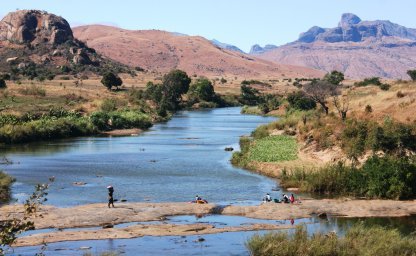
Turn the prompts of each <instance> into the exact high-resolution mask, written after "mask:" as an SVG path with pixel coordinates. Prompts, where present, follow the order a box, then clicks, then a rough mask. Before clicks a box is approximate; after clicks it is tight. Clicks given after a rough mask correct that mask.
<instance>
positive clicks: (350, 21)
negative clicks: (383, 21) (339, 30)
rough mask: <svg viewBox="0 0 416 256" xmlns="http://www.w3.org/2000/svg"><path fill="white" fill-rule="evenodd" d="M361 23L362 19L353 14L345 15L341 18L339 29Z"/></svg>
mask: <svg viewBox="0 0 416 256" xmlns="http://www.w3.org/2000/svg"><path fill="white" fill-rule="evenodd" d="M360 22H361V19H360V18H359V17H358V16H357V15H355V14H352V13H344V14H342V16H341V21H340V22H339V23H338V27H348V26H351V25H356V24H358V23H360Z"/></svg>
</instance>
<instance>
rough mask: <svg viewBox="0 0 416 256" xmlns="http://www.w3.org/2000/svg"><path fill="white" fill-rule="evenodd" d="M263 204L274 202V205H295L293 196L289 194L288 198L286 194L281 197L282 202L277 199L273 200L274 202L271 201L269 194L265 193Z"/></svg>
mask: <svg viewBox="0 0 416 256" xmlns="http://www.w3.org/2000/svg"><path fill="white" fill-rule="evenodd" d="M263 202H265V203H267V202H275V203H286V204H288V203H291V204H293V203H295V196H294V195H293V194H291V195H290V196H287V195H286V194H283V195H282V200H279V199H277V198H275V199H274V200H273V199H272V197H271V196H270V194H269V193H267V194H266V195H265V196H264V197H263Z"/></svg>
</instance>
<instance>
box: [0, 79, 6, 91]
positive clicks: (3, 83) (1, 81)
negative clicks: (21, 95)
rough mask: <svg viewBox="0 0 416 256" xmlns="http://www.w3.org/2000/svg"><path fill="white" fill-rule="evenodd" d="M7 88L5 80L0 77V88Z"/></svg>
mask: <svg viewBox="0 0 416 256" xmlns="http://www.w3.org/2000/svg"><path fill="white" fill-rule="evenodd" d="M5 88H7V85H6V82H5V81H4V79H0V89H5Z"/></svg>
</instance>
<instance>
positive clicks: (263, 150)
mask: <svg viewBox="0 0 416 256" xmlns="http://www.w3.org/2000/svg"><path fill="white" fill-rule="evenodd" d="M295 159H297V143H296V139H295V138H293V137H290V136H285V135H280V136H268V137H264V138H262V139H259V140H255V141H254V145H253V147H252V148H250V150H249V152H248V160H249V161H257V162H281V161H290V160H295Z"/></svg>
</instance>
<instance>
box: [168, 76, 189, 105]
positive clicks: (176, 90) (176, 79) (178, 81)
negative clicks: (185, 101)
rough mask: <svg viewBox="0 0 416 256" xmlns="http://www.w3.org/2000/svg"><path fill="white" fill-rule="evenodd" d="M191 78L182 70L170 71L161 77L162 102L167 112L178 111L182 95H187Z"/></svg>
mask: <svg viewBox="0 0 416 256" xmlns="http://www.w3.org/2000/svg"><path fill="white" fill-rule="evenodd" d="M190 83H191V78H189V76H188V75H187V74H186V72H185V71H182V70H178V69H177V70H172V71H170V72H169V73H168V74H166V75H165V76H164V77H163V82H162V94H163V96H162V101H163V105H165V106H166V108H167V109H168V110H177V109H179V106H180V103H181V102H182V95H183V94H185V93H187V92H188V90H189V85H190Z"/></svg>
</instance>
